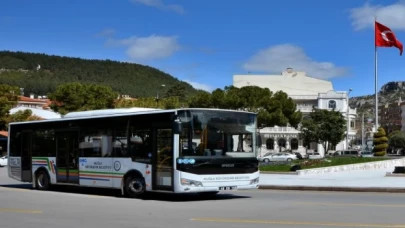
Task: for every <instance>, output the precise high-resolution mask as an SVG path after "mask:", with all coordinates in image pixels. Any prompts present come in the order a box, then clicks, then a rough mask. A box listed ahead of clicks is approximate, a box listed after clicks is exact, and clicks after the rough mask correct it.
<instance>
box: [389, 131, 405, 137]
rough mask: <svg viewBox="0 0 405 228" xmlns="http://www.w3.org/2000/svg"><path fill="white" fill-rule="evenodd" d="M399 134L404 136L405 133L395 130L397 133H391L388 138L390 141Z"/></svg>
mask: <svg viewBox="0 0 405 228" xmlns="http://www.w3.org/2000/svg"><path fill="white" fill-rule="evenodd" d="M397 134H403V132H402V131H399V130H395V131H393V132H391V133H390V134H389V135H388V138H389V139H390V138H392V137H393V136H394V135H397Z"/></svg>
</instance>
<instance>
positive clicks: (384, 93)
mask: <svg viewBox="0 0 405 228" xmlns="http://www.w3.org/2000/svg"><path fill="white" fill-rule="evenodd" d="M400 98H401V99H402V100H405V82H404V81H397V82H388V83H386V84H385V85H383V86H382V87H381V89H380V91H379V92H378V105H385V104H387V103H393V102H398V101H399V99H400ZM349 104H350V107H352V108H354V107H355V108H357V109H358V113H359V114H360V113H363V112H364V113H365V114H369V117H372V116H373V113H374V104H375V100H374V94H372V95H365V96H358V97H351V98H350V100H349ZM366 116H367V117H368V115H366Z"/></svg>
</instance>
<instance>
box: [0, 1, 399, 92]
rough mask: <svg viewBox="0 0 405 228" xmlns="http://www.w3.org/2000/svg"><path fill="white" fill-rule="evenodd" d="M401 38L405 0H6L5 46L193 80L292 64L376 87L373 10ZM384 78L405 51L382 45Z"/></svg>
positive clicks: (219, 81) (340, 82) (209, 82)
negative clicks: (126, 64) (121, 63)
mask: <svg viewBox="0 0 405 228" xmlns="http://www.w3.org/2000/svg"><path fill="white" fill-rule="evenodd" d="M375 16H377V20H378V21H379V22H380V23H382V24H384V25H386V26H388V27H389V28H390V29H392V31H393V32H394V34H395V35H396V37H397V39H399V40H400V41H401V42H402V43H403V44H404V45H405V0H400V1H398V0H395V1H394V0H380V1H376V0H369V1H362V0H356V1H353V0H351V1H348V0H346V1H325V0H305V1H303V0H283V1H270V0H254V1H253V0H250V1H248V0H233V1H226V0H216V1H214V0H204V1H202V0H97V1H96V0H58V1H55V0H37V1H33V0H1V1H0V50H11V51H25V52H39V53H47V54H51V55H61V56H71V57H80V58H85V59H110V60H117V61H124V62H133V63H139V64H144V65H149V66H152V67H156V68H158V69H160V70H162V71H164V72H167V73H169V74H171V75H173V76H174V77H176V78H178V79H180V80H183V81H186V82H189V83H190V84H191V85H193V86H194V87H196V88H200V89H204V90H207V91H212V90H213V89H216V88H224V87H225V86H229V85H232V76H233V75H234V74H247V73H250V74H280V73H281V72H282V71H283V70H285V69H286V68H287V67H292V68H293V69H295V70H297V71H305V72H306V73H307V75H308V76H311V77H315V78H321V79H326V80H330V81H332V83H333V85H334V89H335V90H337V91H348V90H349V89H352V90H353V91H352V92H351V94H350V95H351V96H359V95H368V94H373V93H374V86H375V83H374V54H375V49H374V17H375ZM377 51H378V88H379V89H380V88H381V86H382V85H384V84H385V83H387V82H390V81H401V80H404V81H405V74H404V73H405V64H404V63H405V54H404V55H403V56H400V55H399V50H398V49H396V48H378V50H377Z"/></svg>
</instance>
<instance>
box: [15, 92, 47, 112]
mask: <svg viewBox="0 0 405 228" xmlns="http://www.w3.org/2000/svg"><path fill="white" fill-rule="evenodd" d="M50 104H51V101H50V100H49V99H48V98H47V97H46V96H37V98H35V96H34V94H30V96H29V97H25V96H18V101H17V104H16V105H15V106H14V108H16V107H27V108H38V109H45V110H50V107H49V105H50Z"/></svg>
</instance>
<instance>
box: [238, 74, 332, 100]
mask: <svg viewBox="0 0 405 228" xmlns="http://www.w3.org/2000/svg"><path fill="white" fill-rule="evenodd" d="M233 85H234V86H235V87H243V86H249V85H251V86H259V87H262V88H268V89H270V91H272V92H277V91H283V92H285V93H287V94H288V95H289V96H300V95H318V94H319V93H327V92H328V91H331V90H334V89H333V85H332V82H330V81H327V80H322V79H318V78H313V77H309V76H307V75H306V74H305V72H302V71H293V70H292V68H288V69H287V70H286V71H283V72H282V73H281V74H280V75H269V74H267V75H253V74H244V75H234V76H233Z"/></svg>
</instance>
